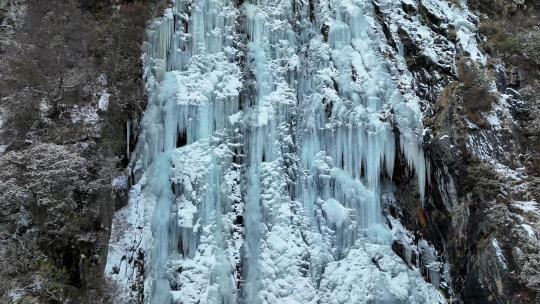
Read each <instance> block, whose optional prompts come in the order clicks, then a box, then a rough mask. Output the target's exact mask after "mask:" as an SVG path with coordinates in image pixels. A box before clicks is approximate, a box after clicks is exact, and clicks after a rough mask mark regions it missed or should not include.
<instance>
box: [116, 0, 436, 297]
mask: <svg viewBox="0 0 540 304" xmlns="http://www.w3.org/2000/svg"><path fill="white" fill-rule="evenodd" d="M411 1H412V0H411ZM433 1H435V0H433ZM433 1H432V2H433ZM379 2H382V4H381V5H384V6H386V7H388V8H391V7H392V6H393V5H399V4H393V2H392V1H379ZM435 2H436V1H435ZM147 37H148V42H147V44H146V45H145V50H146V52H145V55H144V58H143V60H144V65H145V74H144V77H145V82H146V86H147V87H146V89H147V92H148V95H149V103H148V107H147V109H146V112H145V115H144V118H143V120H142V122H141V133H140V136H139V139H138V144H137V147H136V150H135V151H134V152H133V155H132V164H131V166H130V169H131V175H132V177H133V181H134V185H133V187H132V189H131V192H130V199H129V204H128V206H127V207H125V208H123V209H121V210H119V212H118V213H117V214H116V215H115V219H114V224H113V232H112V236H111V243H110V253H109V257H108V265H107V270H106V271H107V275H108V276H109V277H110V278H111V279H112V280H113V281H114V282H115V283H116V284H117V285H118V287H119V290H121V291H122V292H121V293H122V295H120V298H121V299H123V300H125V301H126V302H129V303H135V300H137V301H140V302H144V303H154V304H162V303H178V304H179V303H183V304H187V303H249V304H256V303H444V302H445V299H444V297H443V295H442V294H441V293H440V292H439V291H438V289H437V286H434V285H433V284H431V283H429V282H426V281H425V280H424V278H423V277H422V276H421V274H420V273H419V271H418V270H417V269H416V268H414V267H409V265H407V264H406V263H405V262H404V261H402V259H401V258H400V257H398V256H397V255H396V254H395V253H394V252H393V251H392V248H391V245H392V241H393V237H394V236H393V232H392V230H391V229H390V228H389V227H388V225H387V223H386V220H385V218H384V217H383V212H382V208H381V195H382V194H383V192H385V191H386V192H388V191H390V190H389V187H387V186H385V185H386V184H389V183H390V182H389V181H390V179H391V177H392V174H393V166H394V159H395V158H396V155H397V153H399V152H401V153H402V154H403V156H404V157H405V159H406V160H407V162H408V165H409V167H410V168H411V169H412V170H414V172H415V174H416V177H417V181H418V185H419V189H418V191H419V193H420V195H419V199H422V198H423V193H424V188H425V184H426V183H427V181H426V176H427V174H426V170H427V168H426V163H425V160H424V155H423V150H422V147H421V137H422V132H423V126H422V121H421V119H422V114H421V111H420V107H419V104H418V98H417V97H416V96H415V95H414V93H411V92H410V91H407V90H408V89H407V88H404V87H403V86H400V85H399V83H398V81H397V80H396V78H397V77H399V76H398V75H396V73H394V71H392V69H390V68H389V66H388V64H387V61H386V59H385V58H384V56H383V54H382V52H381V49H380V43H381V41H384V39H385V37H384V35H382V30H381V26H380V24H379V23H378V21H377V19H376V17H375V16H374V7H373V3H372V1H367V0H320V1H315V0H314V1H299V0H258V1H245V2H237V1H229V0H197V1H191V0H176V1H175V2H174V4H173V5H172V7H171V8H168V9H167V10H166V12H165V14H164V16H163V17H161V18H158V19H157V20H155V22H154V23H153V24H151V25H150V26H149V28H148V33H147ZM403 73H406V71H405V72H403ZM387 188H388V189H387ZM390 188H391V187H390ZM118 301H119V303H120V302H121V301H120V300H118Z"/></svg>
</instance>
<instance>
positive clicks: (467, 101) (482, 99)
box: [457, 57, 496, 113]
mask: <svg viewBox="0 0 540 304" xmlns="http://www.w3.org/2000/svg"><path fill="white" fill-rule="evenodd" d="M457 68H458V69H457V72H458V78H459V80H460V81H461V83H462V85H463V86H462V89H463V91H462V94H463V105H464V107H465V109H466V110H467V111H468V112H469V113H475V112H476V111H487V110H489V109H490V108H491V105H492V104H493V103H494V102H495V101H496V96H495V94H494V93H492V92H491V88H490V82H489V80H488V79H487V77H486V75H484V73H483V72H482V70H480V68H479V67H478V65H477V64H476V63H475V62H474V61H472V60H470V59H469V58H465V57H464V58H461V59H460V60H459V61H458V66H457Z"/></svg>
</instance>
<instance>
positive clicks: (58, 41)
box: [0, 0, 151, 304]
mask: <svg viewBox="0 0 540 304" xmlns="http://www.w3.org/2000/svg"><path fill="white" fill-rule="evenodd" d="M129 2H132V1H129ZM113 4H114V5H113ZM150 11H151V7H150V6H149V5H144V4H142V3H135V4H134V3H131V4H127V2H126V3H124V1H115V3H112V2H109V1H86V0H85V1H63V0H62V1H56V0H52V1H38V0H35V1H34V0H8V1H4V0H3V1H0V24H1V26H0V66H2V68H1V69H0V96H1V99H0V164H1V168H2V170H0V277H1V278H2V279H0V303H19V304H21V303H100V302H101V301H106V299H107V297H108V296H107V289H106V288H105V280H104V276H103V271H104V266H105V261H106V256H107V241H108V238H109V234H110V226H111V219H112V214H113V212H114V210H115V208H119V207H121V206H122V205H123V204H125V203H126V201H127V197H126V188H127V182H125V175H123V172H122V171H123V167H124V166H125V164H127V159H126V157H127V155H126V154H127V148H126V145H127V144H128V142H126V132H125V126H126V122H129V121H136V120H137V113H138V110H137V108H140V107H141V105H144V92H143V91H142V90H140V89H139V88H140V86H141V83H142V80H141V79H140V76H139V71H140V69H139V58H140V45H141V43H142V38H143V35H144V29H145V26H146V20H147V19H148V18H149V16H150ZM122 18H124V19H122ZM132 125H135V124H132ZM133 128H134V129H136V127H135V126H134V127H133ZM128 136H129V135H128ZM122 176H124V178H123V177H122ZM123 181H124V182H123Z"/></svg>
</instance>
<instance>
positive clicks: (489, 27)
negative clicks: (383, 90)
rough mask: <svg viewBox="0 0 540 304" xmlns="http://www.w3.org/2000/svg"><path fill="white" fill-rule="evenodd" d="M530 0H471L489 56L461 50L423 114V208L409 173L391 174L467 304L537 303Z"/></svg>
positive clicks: (533, 12)
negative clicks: (427, 178) (426, 182)
mask: <svg viewBox="0 0 540 304" xmlns="http://www.w3.org/2000/svg"><path fill="white" fill-rule="evenodd" d="M535 5H537V4H535V3H532V2H531V3H527V2H515V3H514V2H511V1H510V2H504V3H502V2H501V3H500V2H495V3H494V2H492V1H470V2H469V6H470V7H471V8H474V9H476V10H477V13H478V14H479V16H480V18H479V19H478V21H477V22H478V26H479V31H480V33H479V36H478V38H477V39H478V40H480V41H483V43H482V47H483V49H484V50H485V52H486V56H487V60H486V61H485V62H484V63H482V62H478V61H474V60H471V59H470V58H469V56H468V54H466V53H462V54H461V55H459V56H458V57H457V58H456V73H455V74H453V75H454V76H453V77H452V78H450V79H449V80H450V83H449V84H448V85H447V86H446V87H445V88H444V90H443V91H442V92H441V94H439V95H434V96H433V97H435V98H433V99H432V104H431V109H430V110H429V111H427V112H426V113H428V115H426V117H425V124H426V127H427V128H428V129H429V130H430V132H429V133H428V134H429V136H428V137H427V138H426V141H425V144H426V150H427V155H428V157H429V158H430V160H431V184H430V186H429V188H428V190H427V193H428V194H429V198H428V199H427V200H426V202H425V204H424V205H418V204H417V202H416V201H415V200H414V198H413V197H411V195H410V194H409V193H410V192H411V187H414V185H412V186H411V183H408V175H409V173H408V172H407V170H397V171H396V172H400V173H401V174H400V176H396V177H395V180H396V184H397V185H398V189H399V190H398V192H397V194H396V196H397V197H398V199H399V200H400V203H401V204H400V205H399V206H398V207H397V209H399V211H400V212H401V216H400V218H401V219H402V221H403V222H404V223H405V226H407V227H408V228H409V229H410V230H416V231H419V232H420V233H421V234H422V235H423V236H424V237H426V238H427V239H428V240H430V241H431V242H433V243H434V244H436V247H437V248H438V249H439V250H440V251H441V252H444V253H445V255H446V256H447V259H448V261H449V262H450V264H451V265H452V269H453V270H452V273H453V288H454V291H455V292H456V294H457V295H458V299H459V300H460V301H463V302H465V303H537V302H539V301H540V295H539V291H540V289H539V285H538V277H539V271H540V268H539V265H540V264H539V262H538V261H539V260H538V258H539V253H540V252H539V242H538V233H539V230H538V229H539V224H540V223H539V213H538V212H539V210H540V209H539V207H540V205H539V204H538V200H539V192H538V174H539V171H538V163H537V161H536V160H537V159H538V151H539V145H538V134H539V131H540V129H539V128H538V127H539V125H538V114H537V113H538V97H537V96H534V94H531V92H537V91H538V88H539V87H538V61H537V58H538V57H537V54H538V53H537V51H536V50H537V49H536V47H535V46H534V45H538V41H540V40H538V37H537V32H538V31H537V29H538V17H537V14H538V7H537V6H536V7H535ZM516 18H519V23H517V24H514V23H513V22H514V20H516ZM429 113H432V114H429ZM413 189H414V188H413Z"/></svg>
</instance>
